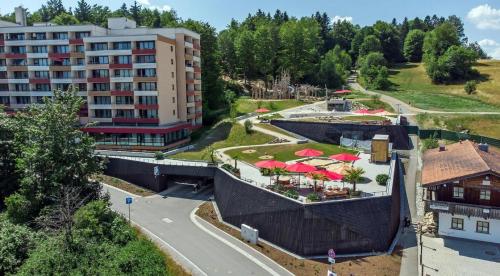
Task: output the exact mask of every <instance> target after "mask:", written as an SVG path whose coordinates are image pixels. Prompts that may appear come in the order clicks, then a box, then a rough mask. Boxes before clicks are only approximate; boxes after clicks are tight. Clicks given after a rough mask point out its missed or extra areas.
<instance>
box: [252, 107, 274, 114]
mask: <svg viewBox="0 0 500 276" xmlns="http://www.w3.org/2000/svg"><path fill="white" fill-rule="evenodd" d="M269 111H271V110H269V109H267V108H259V109H257V110H255V112H257V113H266V112H269Z"/></svg>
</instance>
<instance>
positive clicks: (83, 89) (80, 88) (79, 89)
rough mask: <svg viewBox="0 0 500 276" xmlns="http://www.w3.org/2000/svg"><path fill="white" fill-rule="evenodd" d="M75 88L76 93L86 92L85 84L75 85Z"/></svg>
mask: <svg viewBox="0 0 500 276" xmlns="http://www.w3.org/2000/svg"><path fill="white" fill-rule="evenodd" d="M76 88H78V91H87V84H86V83H77V84H76ZM85 99H86V98H85Z"/></svg>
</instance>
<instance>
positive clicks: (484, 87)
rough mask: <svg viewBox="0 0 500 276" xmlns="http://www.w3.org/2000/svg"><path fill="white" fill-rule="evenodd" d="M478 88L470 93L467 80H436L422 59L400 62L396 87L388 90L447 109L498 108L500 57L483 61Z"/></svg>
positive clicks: (421, 104) (426, 106)
mask: <svg viewBox="0 0 500 276" xmlns="http://www.w3.org/2000/svg"><path fill="white" fill-rule="evenodd" d="M475 68H476V69H478V70H479V72H480V74H481V81H480V83H479V84H478V86H477V92H476V93H475V94H473V95H467V94H466V93H465V92H464V89H463V87H464V84H463V83H460V84H451V85H437V84H433V83H432V82H431V80H430V79H429V77H428V76H427V74H426V72H425V67H424V65H423V64H422V63H405V64H399V65H397V66H395V67H394V68H393V69H391V72H390V77H389V80H390V81H391V82H392V83H393V91H388V92H384V93H386V94H388V95H391V96H393V97H396V98H398V99H400V100H403V101H405V102H411V104H412V105H414V106H416V107H418V108H422V109H431V110H443V111H498V110H499V109H500V61H498V60H494V61H489V60H488V61H480V62H479V63H478V64H477V65H476V66H475Z"/></svg>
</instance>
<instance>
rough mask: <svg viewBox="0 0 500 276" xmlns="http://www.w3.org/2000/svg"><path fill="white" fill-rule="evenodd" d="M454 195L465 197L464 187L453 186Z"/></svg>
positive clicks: (455, 196)
mask: <svg viewBox="0 0 500 276" xmlns="http://www.w3.org/2000/svg"><path fill="white" fill-rule="evenodd" d="M453 197H454V198H464V188H463V187H453Z"/></svg>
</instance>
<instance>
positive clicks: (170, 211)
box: [103, 185, 290, 275]
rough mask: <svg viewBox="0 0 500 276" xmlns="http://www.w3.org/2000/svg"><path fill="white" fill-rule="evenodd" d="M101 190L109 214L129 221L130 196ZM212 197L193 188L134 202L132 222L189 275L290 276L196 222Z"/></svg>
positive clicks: (250, 250) (275, 265) (199, 220)
mask: <svg viewBox="0 0 500 276" xmlns="http://www.w3.org/2000/svg"><path fill="white" fill-rule="evenodd" d="M103 190H104V191H108V192H109V194H110V197H111V203H112V208H113V209H114V210H115V211H117V212H119V213H122V214H123V215H125V217H127V216H128V207H127V205H126V204H125V197H128V196H131V195H129V194H127V193H126V192H124V191H121V190H118V189H116V188H113V187H110V186H104V188H103ZM210 195H211V191H210V190H205V191H202V192H200V193H199V194H196V193H194V192H192V188H191V187H188V186H180V185H179V186H177V185H176V186H173V187H171V188H169V190H167V191H166V192H163V193H161V194H157V195H153V196H150V197H138V196H132V197H133V198H134V199H133V204H132V205H131V220H132V221H133V222H134V223H135V224H137V225H139V226H141V227H142V228H143V232H145V233H146V234H148V235H149V236H150V237H151V238H152V239H153V240H155V241H156V242H157V243H158V244H159V245H160V246H161V247H162V249H166V250H167V251H168V252H169V253H170V254H171V255H172V256H173V257H174V259H176V261H178V262H179V263H181V264H182V265H183V266H184V267H186V268H188V270H190V271H191V272H192V273H193V275H229V274H234V275H290V273H289V272H288V271H287V270H285V269H283V268H282V267H281V266H279V265H277V264H276V263H275V262H273V261H272V260H270V259H268V258H267V257H265V256H264V255H262V254H260V253H258V252H257V251H255V250H253V249H252V248H251V247H249V246H247V245H246V244H244V243H242V242H240V241H239V240H237V239H235V238H233V237H231V236H229V235H227V234H226V233H224V232H222V231H221V230H219V229H217V228H215V227H213V226H212V225H211V224H209V223H207V222H205V221H204V220H201V219H199V218H196V217H195V216H194V215H193V213H194V210H195V209H196V208H197V207H198V206H199V205H200V204H201V203H202V202H203V201H205V200H207V199H208V198H209V197H210ZM144 229H145V230H144ZM204 229H205V230H204ZM206 230H208V232H207V231H206Z"/></svg>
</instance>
